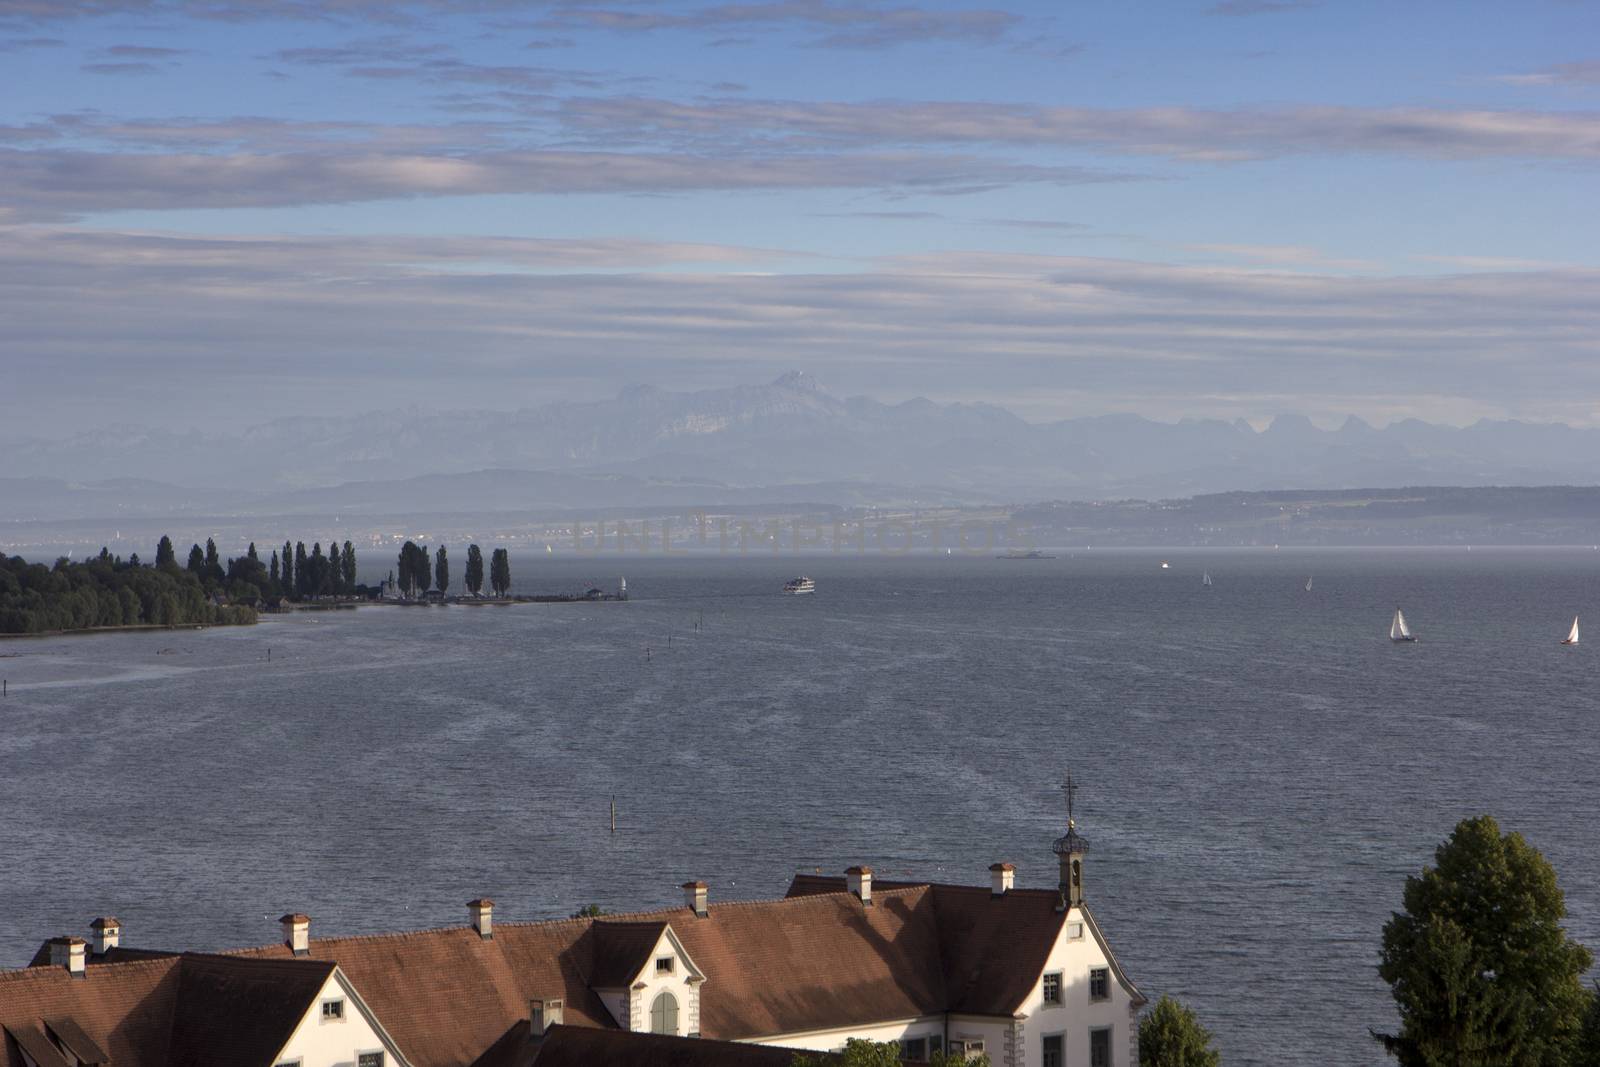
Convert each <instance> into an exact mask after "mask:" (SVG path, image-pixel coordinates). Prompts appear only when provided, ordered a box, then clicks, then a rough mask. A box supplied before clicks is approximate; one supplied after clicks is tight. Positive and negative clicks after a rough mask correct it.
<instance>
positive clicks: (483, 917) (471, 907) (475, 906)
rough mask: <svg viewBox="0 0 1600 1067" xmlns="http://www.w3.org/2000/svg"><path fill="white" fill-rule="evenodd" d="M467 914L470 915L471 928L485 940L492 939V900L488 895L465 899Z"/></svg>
mask: <svg viewBox="0 0 1600 1067" xmlns="http://www.w3.org/2000/svg"><path fill="white" fill-rule="evenodd" d="M467 914H468V915H469V916H471V917H472V928H473V929H474V930H476V931H478V936H479V937H481V938H483V939H484V940H485V941H493V940H494V901H492V900H490V899H489V898H488V897H479V898H478V899H477V900H469V901H467Z"/></svg>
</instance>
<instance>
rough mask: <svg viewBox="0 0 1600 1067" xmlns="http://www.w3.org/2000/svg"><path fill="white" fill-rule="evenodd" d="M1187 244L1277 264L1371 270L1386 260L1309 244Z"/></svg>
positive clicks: (1291, 267)
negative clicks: (1343, 254)
mask: <svg viewBox="0 0 1600 1067" xmlns="http://www.w3.org/2000/svg"><path fill="white" fill-rule="evenodd" d="M1184 247H1185V248H1188V249H1190V250H1191V251H1195V252H1206V253H1210V254H1213V255H1220V256H1223V257H1225V258H1227V259H1242V260H1245V261H1247V262H1251V263H1260V264H1265V265H1268V266H1271V267H1275V268H1287V269H1298V270H1318V271H1324V270H1338V271H1368V272H1370V271H1377V270H1381V269H1382V264H1380V263H1378V262H1376V261H1374V260H1370V259H1341V258H1338V257H1336V256H1330V255H1328V254H1327V253H1325V252H1323V251H1322V250H1321V249H1319V248H1312V247H1311V246H1309V245H1252V244H1197V245H1185V246H1184Z"/></svg>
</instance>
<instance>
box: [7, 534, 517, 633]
mask: <svg viewBox="0 0 1600 1067" xmlns="http://www.w3.org/2000/svg"><path fill="white" fill-rule="evenodd" d="M397 566H398V571H399V577H398V579H397V578H396V572H395V571H393V570H391V571H390V572H389V580H388V582H387V583H386V585H387V589H388V590H389V591H391V592H392V593H393V594H398V595H399V596H401V597H403V598H405V599H413V600H415V599H422V598H423V597H424V596H426V595H429V590H430V589H432V590H434V591H435V592H434V595H436V596H439V597H443V596H446V595H448V592H449V589H450V561H449V555H448V552H447V551H446V549H445V546H443V545H440V546H439V547H438V549H437V551H436V553H435V554H434V555H433V556H432V557H431V558H430V556H429V554H428V551H427V549H425V548H422V547H419V546H418V545H417V544H415V543H414V542H412V541H407V542H406V543H405V545H404V547H402V548H401V550H400V556H399V559H398V560H397ZM465 571H466V573H465V575H464V584H465V586H466V589H467V592H468V593H469V594H470V595H471V596H474V597H478V596H482V595H483V587H484V581H485V579H486V578H487V580H488V584H489V588H490V590H491V595H493V596H496V597H504V596H505V595H506V593H507V591H508V590H509V589H510V588H511V560H510V556H509V555H508V554H507V552H506V550H505V549H503V548H497V549H495V550H494V552H493V554H492V555H491V556H490V559H489V561H488V565H487V567H485V562H484V557H483V551H482V550H481V549H480V548H479V547H478V546H477V545H468V546H467V560H466V568H465ZM384 592H385V589H384V588H383V587H375V586H368V585H364V584H361V583H359V582H357V581H356V552H355V546H354V545H352V544H351V543H350V542H349V541H345V542H344V543H343V544H342V545H341V544H339V543H338V542H335V541H330V542H328V547H327V549H326V550H324V549H323V547H322V543H321V542H320V541H314V542H312V544H311V548H310V549H309V550H307V548H306V545H305V542H304V541H293V542H291V541H285V542H284V543H283V545H282V547H281V548H275V549H273V550H271V552H270V553H269V555H268V558H267V559H266V560H265V561H263V560H262V558H261V556H260V554H259V553H258V552H257V551H256V546H255V542H253V541H252V542H251V543H250V546H249V548H248V549H246V550H245V553H244V555H242V556H238V557H236V558H233V559H228V560H226V561H224V560H223V559H222V558H221V556H220V555H219V553H218V552H217V545H216V541H215V540H214V539H212V538H207V539H206V543H205V546H204V547H203V548H202V547H201V546H200V545H198V544H196V545H193V546H191V547H190V549H189V554H188V558H187V561H186V562H184V563H182V564H180V563H179V561H178V555H177V550H176V548H175V547H174V546H173V543H172V539H171V538H170V537H166V536H163V537H162V538H161V541H160V543H159V544H157V545H156V554H155V561H154V562H153V563H148V564H147V563H145V562H144V561H143V560H141V559H140V558H139V554H138V553H137V552H135V553H133V554H132V555H131V556H129V557H128V558H127V559H124V558H122V557H121V556H114V555H112V554H111V552H110V551H109V550H107V549H105V548H102V549H101V550H100V554H99V555H98V556H94V557H91V558H89V559H86V560H78V561H74V560H71V559H69V558H67V557H62V558H60V559H58V560H56V561H55V564H54V565H53V566H46V565H45V564H43V563H29V562H28V561H27V560H25V559H23V558H22V557H20V556H12V557H6V556H3V555H0V634H45V633H66V632H72V631H83V630H107V629H132V628H141V629H144V628H153V627H175V626H241V625H250V624H251V623H254V622H255V621H256V619H257V617H258V613H259V612H262V611H268V612H271V611H282V610H285V609H286V608H287V606H289V605H294V604H302V603H311V602H333V603H339V602H346V601H354V600H375V599H377V598H378V597H379V596H380V595H382V594H383V593H384Z"/></svg>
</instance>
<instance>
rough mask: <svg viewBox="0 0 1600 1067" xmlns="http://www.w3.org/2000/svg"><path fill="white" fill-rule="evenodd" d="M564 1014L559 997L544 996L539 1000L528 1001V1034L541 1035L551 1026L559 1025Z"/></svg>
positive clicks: (537, 1036) (563, 1007)
mask: <svg viewBox="0 0 1600 1067" xmlns="http://www.w3.org/2000/svg"><path fill="white" fill-rule="evenodd" d="M565 1015H566V1009H565V1006H564V1005H563V1004H562V1002H561V1000H560V999H559V998H553V997H545V998H543V999H541V1000H530V1001H528V1033H529V1036H531V1037H534V1038H541V1037H543V1036H544V1034H545V1031H546V1030H548V1029H550V1028H551V1027H552V1026H560V1025H561V1021H562V1019H563V1018H564V1017H565Z"/></svg>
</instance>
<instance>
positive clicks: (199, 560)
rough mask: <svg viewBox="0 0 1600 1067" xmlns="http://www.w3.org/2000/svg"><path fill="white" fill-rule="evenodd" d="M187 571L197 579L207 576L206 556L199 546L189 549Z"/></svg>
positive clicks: (192, 546)
mask: <svg viewBox="0 0 1600 1067" xmlns="http://www.w3.org/2000/svg"><path fill="white" fill-rule="evenodd" d="M187 569H188V571H189V573H190V574H192V575H194V576H195V577H196V578H198V577H200V576H201V575H203V574H205V572H206V554H205V551H204V550H203V549H202V548H201V547H200V546H199V545H191V546H190V547H189V566H188V568H187Z"/></svg>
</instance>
